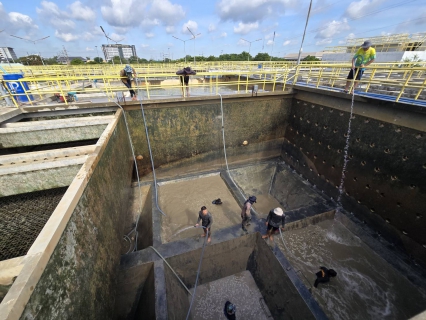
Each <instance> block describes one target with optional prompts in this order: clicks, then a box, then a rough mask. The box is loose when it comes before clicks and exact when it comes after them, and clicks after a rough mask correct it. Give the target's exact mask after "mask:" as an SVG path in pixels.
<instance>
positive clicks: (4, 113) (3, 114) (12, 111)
mask: <svg viewBox="0 0 426 320" xmlns="http://www.w3.org/2000/svg"><path fill="white" fill-rule="evenodd" d="M21 113H22V111H21V109H18V108H0V123H2V122H3V121H7V120H9V119H11V118H13V117H16V116H17V115H19V114H21Z"/></svg>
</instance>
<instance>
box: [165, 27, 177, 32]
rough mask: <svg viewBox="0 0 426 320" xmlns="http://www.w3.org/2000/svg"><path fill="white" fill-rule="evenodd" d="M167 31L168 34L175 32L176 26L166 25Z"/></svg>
mask: <svg viewBox="0 0 426 320" xmlns="http://www.w3.org/2000/svg"><path fill="white" fill-rule="evenodd" d="M166 32H167V33H168V34H171V33H174V32H175V27H174V26H167V27H166Z"/></svg>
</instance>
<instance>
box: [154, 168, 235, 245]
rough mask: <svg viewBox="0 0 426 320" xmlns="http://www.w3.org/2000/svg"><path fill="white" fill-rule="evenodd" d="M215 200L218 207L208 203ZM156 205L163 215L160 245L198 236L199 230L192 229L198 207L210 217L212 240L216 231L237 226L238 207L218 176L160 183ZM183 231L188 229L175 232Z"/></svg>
mask: <svg viewBox="0 0 426 320" xmlns="http://www.w3.org/2000/svg"><path fill="white" fill-rule="evenodd" d="M217 198H220V199H221V200H222V204H221V205H214V204H212V201H213V200H214V199H217ZM159 203H160V207H161V209H162V210H163V211H164V213H165V214H166V215H167V216H166V217H163V218H162V227H161V229H162V231H161V238H162V242H163V243H165V242H169V241H175V240H179V239H183V238H188V237H198V236H199V235H201V234H202V233H203V231H202V230H201V229H200V228H194V227H193V226H194V225H195V224H196V223H197V218H198V212H199V211H200V208H201V207H202V206H206V207H207V209H208V210H209V211H210V213H211V214H212V216H213V225H212V237H214V233H215V231H216V230H219V229H223V228H226V227H229V226H232V225H239V224H240V223H241V216H240V213H241V208H240V206H239V205H238V204H237V202H236V201H235V199H234V198H233V196H232V194H231V192H230V191H229V189H228V188H227V186H226V184H225V183H224V181H223V180H222V178H221V177H220V175H219V174H213V175H210V176H201V177H196V178H191V179H189V180H180V181H177V182H173V181H172V182H169V183H165V184H161V185H160V187H159ZM184 228H188V229H187V230H185V231H182V232H180V233H179V231H181V230H182V229H184Z"/></svg>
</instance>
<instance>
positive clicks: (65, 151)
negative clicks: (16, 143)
mask: <svg viewBox="0 0 426 320" xmlns="http://www.w3.org/2000/svg"><path fill="white" fill-rule="evenodd" d="M94 151H95V145H88V146H81V147H71V148H62V149H52V150H43V151H34V152H26V153H15V154H8V155H4V156H0V164H1V165H3V166H6V165H10V164H12V162H13V163H15V164H18V163H20V162H22V163H23V162H24V161H35V160H54V159H55V158H65V157H70V156H79V155H88V154H89V153H93V152H94Z"/></svg>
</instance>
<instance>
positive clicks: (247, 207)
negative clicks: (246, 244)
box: [241, 196, 257, 232]
mask: <svg viewBox="0 0 426 320" xmlns="http://www.w3.org/2000/svg"><path fill="white" fill-rule="evenodd" d="M256 200H257V199H256V196H250V197H248V199H247V200H246V202H244V205H243V209H242V210H241V219H242V223H241V228H242V229H243V231H245V232H247V228H246V227H247V226H249V225H250V221H251V212H250V211H251V206H252V205H253V203H256Z"/></svg>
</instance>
